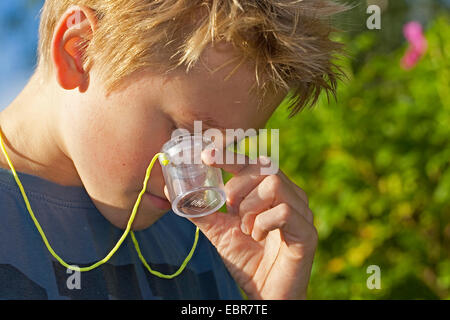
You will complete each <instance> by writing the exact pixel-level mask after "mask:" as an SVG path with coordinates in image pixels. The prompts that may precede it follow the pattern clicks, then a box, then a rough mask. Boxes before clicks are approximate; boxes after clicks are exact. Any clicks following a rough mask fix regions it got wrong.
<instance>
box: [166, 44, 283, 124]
mask: <svg viewBox="0 0 450 320" xmlns="http://www.w3.org/2000/svg"><path fill="white" fill-rule="evenodd" d="M255 85H256V78H255V68H254V65H253V64H252V63H251V62H249V61H248V60H243V59H242V57H241V56H240V55H239V54H237V52H236V51H234V49H233V47H232V46H231V45H229V44H225V43H217V44H215V46H214V47H212V46H209V47H207V48H206V49H205V50H204V52H203V55H202V56H201V57H200V58H199V61H198V62H197V64H196V65H195V66H194V67H193V68H192V69H191V70H190V71H189V73H187V74H186V72H183V71H178V72H176V73H175V74H172V75H171V76H169V77H168V78H167V79H166V81H165V85H164V91H165V94H164V97H165V103H164V104H165V105H166V108H167V110H166V111H167V112H168V113H169V114H171V115H172V116H174V117H175V118H176V119H177V120H178V121H183V122H184V124H186V125H188V124H189V123H190V122H191V123H193V121H195V120H202V121H204V122H205V124H206V125H209V126H211V127H216V128H220V127H222V128H230V129H231V128H244V129H245V128H258V127H261V126H264V124H265V122H266V121H267V120H268V118H269V117H270V115H271V114H272V112H273V111H274V109H275V108H276V106H278V104H279V103H280V102H281V100H282V97H281V95H276V96H275V95H274V96H269V97H268V99H265V101H263V104H262V105H260V106H259V97H257V96H255V94H254V92H251V89H252V88H253V87H254V86H255ZM280 97H281V98H280Z"/></svg>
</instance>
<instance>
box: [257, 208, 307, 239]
mask: <svg viewBox="0 0 450 320" xmlns="http://www.w3.org/2000/svg"><path fill="white" fill-rule="evenodd" d="M276 229H280V230H282V231H283V238H284V240H285V241H286V243H287V244H288V245H294V244H299V243H302V242H303V241H305V242H307V241H306V240H307V239H309V238H310V237H312V236H314V235H315V233H316V231H315V228H314V226H312V225H311V224H309V223H308V222H307V221H306V220H305V218H304V217H303V216H302V215H300V214H298V213H296V212H295V210H294V209H293V208H292V207H291V206H289V205H288V204H286V203H280V204H279V205H277V206H276V207H273V208H271V209H269V210H267V211H264V212H263V213H261V214H259V215H258V216H257V217H256V219H255V224H254V227H253V231H252V233H251V236H252V238H253V239H254V240H255V241H261V240H263V239H265V238H266V236H267V234H268V233H269V232H271V231H273V230H276Z"/></svg>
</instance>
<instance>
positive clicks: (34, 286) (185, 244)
mask: <svg viewBox="0 0 450 320" xmlns="http://www.w3.org/2000/svg"><path fill="white" fill-rule="evenodd" d="M18 175H19V178H20V180H21V182H22V184H23V186H24V189H25V192H26V194H27V196H28V199H29V201H30V204H31V208H32V210H33V212H34V214H35V216H36V218H37V220H38V221H39V223H40V225H41V227H42V229H43V230H44V233H45V235H46V236H47V239H48V241H49V243H50V245H51V246H52V247H53V249H54V250H55V252H56V253H57V254H58V255H59V256H60V257H61V258H62V259H63V260H64V261H65V262H67V263H69V264H70V265H76V266H79V267H85V266H90V265H92V264H93V263H95V262H97V261H99V260H101V259H103V258H104V257H105V256H106V255H107V254H108V253H109V252H110V251H111V249H112V248H113V246H114V245H115V244H116V243H117V241H118V239H119V238H120V237H121V235H122V234H123V230H121V229H119V228H116V227H114V226H113V225H112V224H111V223H109V222H108V220H106V219H105V218H104V217H103V215H102V214H101V213H100V212H99V211H98V209H97V208H96V207H95V206H94V204H93V202H92V200H91V199H90V197H89V195H88V194H87V192H86V189H85V188H83V187H68V186H62V185H59V184H55V183H53V182H50V181H48V180H44V179H41V178H39V177H37V176H33V175H29V174H24V173H20V172H19V173H18ZM135 235H136V238H137V240H138V242H139V245H140V248H141V252H142V254H143V256H144V257H145V258H146V260H147V262H148V264H149V265H150V267H151V268H152V269H153V270H157V271H160V272H162V273H165V274H172V273H174V272H175V271H176V270H178V268H179V266H180V265H181V263H182V262H183V260H184V259H185V257H186V256H187V254H188V253H189V251H190V249H191V247H192V244H193V241H194V236H195V225H193V224H192V223H191V222H190V221H189V220H187V219H184V218H182V217H179V216H177V215H176V214H175V213H173V212H171V211H169V212H168V213H166V214H165V215H164V216H163V217H162V218H161V219H159V220H158V221H157V222H155V223H154V224H153V225H152V226H150V227H149V228H147V229H145V230H142V231H137V232H135ZM0 299H242V296H241V294H240V291H239V288H238V287H237V285H236V283H235V282H234V280H233V278H232V277H231V276H230V274H229V272H228V271H227V269H226V268H225V266H224V264H223V261H222V259H221V258H220V256H219V254H218V253H217V251H216V249H215V248H214V246H212V244H211V243H210V242H209V241H208V240H207V238H206V237H205V236H204V235H203V234H202V233H201V232H200V236H199V241H198V245H197V248H196V250H195V253H194V255H193V257H192V259H191V261H190V262H189V264H188V265H187V267H186V269H185V270H184V271H183V272H182V273H181V274H180V275H179V276H178V277H176V278H174V279H171V280H168V279H161V278H159V277H156V276H154V275H152V274H150V273H149V272H148V270H147V269H146V268H145V267H144V266H143V265H142V263H141V261H140V260H139V257H138V255H137V253H136V251H135V248H134V245H133V243H132V241H131V237H130V236H128V237H127V238H126V239H125V241H124V242H123V243H122V246H121V247H120V248H119V250H118V251H117V252H116V253H115V255H114V256H113V257H112V258H111V259H110V260H109V261H108V262H107V263H105V264H103V265H101V266H100V267H98V268H96V269H93V270H91V271H88V272H81V273H78V274H77V273H76V272H74V271H72V270H69V269H67V268H65V267H64V266H62V265H61V264H60V263H59V262H57V261H56V259H55V258H54V257H53V256H52V255H51V254H50V253H49V251H48V250H47V247H46V246H45V244H44V242H43V240H42V238H41V235H40V234H39V232H38V230H37V229H36V226H35V225H34V222H33V220H32V219H31V217H30V214H29V212H28V211H27V209H26V206H25V202H24V200H23V198H22V194H21V193H20V190H19V188H18V186H17V184H16V181H15V180H14V177H13V175H12V173H11V171H9V170H5V169H2V168H0Z"/></svg>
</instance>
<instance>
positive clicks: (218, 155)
mask: <svg viewBox="0 0 450 320" xmlns="http://www.w3.org/2000/svg"><path fill="white" fill-rule="evenodd" d="M201 157H202V160H203V162H204V163H205V164H207V165H209V166H212V167H216V168H221V169H223V170H225V171H226V172H229V173H231V174H233V175H236V174H239V173H240V172H241V171H242V170H243V169H244V168H246V167H247V166H249V165H252V166H255V167H256V169H258V170H259V171H260V172H263V171H264V170H262V168H265V167H270V165H271V162H270V158H268V157H263V156H261V157H257V158H256V159H250V158H249V157H248V156H246V155H245V154H240V153H235V152H231V151H229V150H227V149H220V148H219V149H217V148H214V149H213V148H206V149H205V150H203V151H202V154H201Z"/></svg>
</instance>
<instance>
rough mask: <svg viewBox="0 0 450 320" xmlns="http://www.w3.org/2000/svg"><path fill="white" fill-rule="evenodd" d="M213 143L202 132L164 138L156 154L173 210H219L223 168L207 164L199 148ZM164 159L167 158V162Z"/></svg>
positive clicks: (187, 213) (196, 213)
mask: <svg viewBox="0 0 450 320" xmlns="http://www.w3.org/2000/svg"><path fill="white" fill-rule="evenodd" d="M206 148H208V149H212V148H214V143H213V141H212V140H210V139H209V138H207V137H204V136H201V135H193V134H188V135H180V136H177V137H175V138H173V139H171V140H169V141H168V142H166V143H165V144H164V145H163V147H162V150H161V152H162V153H164V155H163V156H160V157H159V161H160V163H161V167H162V171H163V175H164V180H165V182H166V186H167V189H168V191H169V197H170V199H171V201H172V210H173V211H174V212H175V213H176V214H178V215H179V216H182V217H185V218H197V217H203V216H206V215H209V214H212V213H214V212H216V211H217V210H219V209H220V208H221V207H222V206H223V205H224V204H225V201H226V195H225V187H224V184H223V179H222V172H221V170H220V169H219V168H214V167H211V166H207V165H205V164H204V163H203V161H202V160H201V152H202V151H203V150H205V149H206ZM164 160H169V162H168V164H167V165H164V164H163V161H164Z"/></svg>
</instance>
